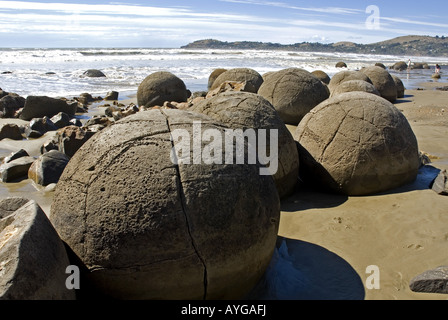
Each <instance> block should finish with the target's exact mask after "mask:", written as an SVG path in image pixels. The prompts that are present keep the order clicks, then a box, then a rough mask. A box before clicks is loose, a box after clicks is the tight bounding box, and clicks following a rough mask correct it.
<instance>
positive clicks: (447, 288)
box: [409, 266, 448, 294]
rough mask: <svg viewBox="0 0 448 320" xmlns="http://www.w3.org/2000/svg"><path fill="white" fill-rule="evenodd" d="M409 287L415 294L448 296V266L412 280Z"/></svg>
mask: <svg viewBox="0 0 448 320" xmlns="http://www.w3.org/2000/svg"><path fill="white" fill-rule="evenodd" d="M409 287H410V289H411V290H412V291H414V292H422V293H442V294H448V266H440V267H438V268H436V269H433V270H428V271H426V272H423V273H422V274H420V275H418V276H416V277H415V278H413V279H412V280H411V282H410V284H409Z"/></svg>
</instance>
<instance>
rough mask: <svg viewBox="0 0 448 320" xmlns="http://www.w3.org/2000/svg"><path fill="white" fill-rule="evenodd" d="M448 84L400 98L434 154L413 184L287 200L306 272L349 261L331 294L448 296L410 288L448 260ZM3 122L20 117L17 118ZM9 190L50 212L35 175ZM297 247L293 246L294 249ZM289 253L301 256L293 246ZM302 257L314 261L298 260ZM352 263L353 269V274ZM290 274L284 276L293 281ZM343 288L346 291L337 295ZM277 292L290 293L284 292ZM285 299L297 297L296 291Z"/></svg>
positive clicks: (8, 145) (3, 190) (10, 145)
mask: <svg viewBox="0 0 448 320" xmlns="http://www.w3.org/2000/svg"><path fill="white" fill-rule="evenodd" d="M445 85H447V84H444V83H440V82H439V83H425V84H422V88H423V89H424V90H406V94H405V97H404V98H401V99H399V100H398V101H397V102H396V103H395V105H396V106H397V108H399V109H400V110H401V111H402V112H403V113H404V115H405V116H406V117H407V119H408V121H409V123H410V124H411V126H412V129H413V130H414V133H415V134H416V136H417V139H418V143H419V149H420V150H421V151H424V152H426V153H428V154H429V155H430V158H431V160H432V163H431V164H429V165H427V166H426V167H424V168H422V169H421V171H420V174H419V176H418V178H417V180H416V181H415V182H414V183H413V184H411V185H407V186H403V187H401V188H399V189H396V190H392V191H389V192H386V193H383V194H378V195H373V196H362V197H344V196H338V195H332V194H324V193H320V192H315V191H313V190H308V189H301V188H298V190H297V191H296V192H295V193H294V194H293V195H292V196H290V197H289V198H287V199H285V200H284V201H283V202H282V213H281V220H280V229H279V240H280V239H283V240H285V239H286V240H288V241H289V244H294V243H296V244H297V245H298V246H297V248H301V247H302V248H303V246H304V245H305V244H309V247H313V250H311V251H309V252H308V253H309V254H306V255H304V254H301V253H300V252H296V253H297V259H298V261H294V264H295V265H296V268H299V269H300V268H304V269H303V270H302V271H303V272H304V273H307V274H312V273H313V270H306V271H305V269H306V268H310V266H311V267H312V266H319V265H320V266H322V265H326V263H329V260H325V259H326V258H325V257H327V255H322V254H318V253H319V252H320V251H322V252H329V253H331V254H332V255H333V257H334V258H336V260H338V261H339V262H344V264H343V267H341V265H342V264H341V263H339V264H333V265H332V264H330V265H327V268H325V270H324V272H325V273H326V274H325V275H323V274H320V275H319V276H322V277H323V278H322V279H321V280H320V283H319V286H323V288H321V289H320V290H321V291H326V292H334V293H335V294H334V295H330V297H333V298H344V297H345V296H344V294H345V293H346V292H347V291H350V290H351V288H352V287H351V286H352V284H353V283H356V285H355V286H356V287H357V288H358V290H357V291H356V292H354V293H353V294H352V295H351V298H357V299H365V300H394V299H396V300H426V299H431V300H445V299H447V298H448V296H447V295H442V294H427V293H415V292H412V291H411V290H410V289H409V282H410V280H411V279H412V278H413V277H415V276H417V275H419V274H420V273H422V272H424V271H426V270H429V269H434V268H436V267H438V266H441V265H448V255H447V254H446V253H445V252H446V251H447V250H446V249H447V247H448V230H447V228H446V226H447V225H448V197H446V196H441V195H437V194H436V193H435V192H434V191H432V190H430V189H429V188H428V187H429V183H430V182H431V181H432V179H434V178H435V176H436V175H437V174H438V172H439V170H443V169H448V144H447V143H446V137H447V135H448V92H447V91H438V90H435V87H442V86H445ZM122 102H123V103H124V104H127V103H130V102H134V103H135V102H136V101H135V98H134V97H131V98H130V99H127V100H125V101H122ZM0 121H1V122H0V123H16V122H20V120H17V119H15V120H14V119H0ZM288 127H289V129H290V130H291V131H294V129H295V127H293V126H288ZM50 138H51V136H49V135H48V134H47V135H45V136H44V137H42V138H40V139H36V140H30V141H25V140H24V141H19V142H17V141H11V140H7V139H5V140H2V141H0V157H4V156H6V155H7V154H9V153H10V152H12V151H17V150H19V149H21V148H24V149H25V150H27V151H28V153H29V154H30V155H32V156H37V155H38V154H39V148H40V146H41V145H42V143H43V142H44V141H46V140H47V139H50ZM9 196H24V197H27V198H30V199H34V200H36V201H37V202H38V203H39V205H40V206H41V207H42V208H43V210H44V211H45V212H46V213H47V215H50V205H51V201H52V193H51V192H45V191H44V190H43V188H41V187H38V186H36V185H34V184H33V183H31V182H30V180H24V181H22V182H19V183H9V184H6V183H0V198H5V197H9ZM293 249H294V248H293V246H290V250H293ZM289 253H290V254H291V256H293V255H294V252H292V251H290V252H289ZM301 259H302V260H303V259H306V260H307V261H299V260H301ZM332 261H333V260H332ZM297 266H298V267H297ZM369 266H377V267H378V268H379V271H380V288H379V289H370V290H369V289H367V288H366V281H367V278H368V276H369V275H370V274H369V273H367V272H366V269H367V268H368V267H369ZM347 269H350V270H351V271H354V272H352V273H350V272H349V273H347ZM320 270H321V271H322V268H321V269H320ZM342 273H343V274H342ZM287 276H289V275H285V276H279V278H282V277H283V278H282V279H281V280H285V279H286V281H288V278H287ZM350 277H351V279H348V278H350ZM295 280H297V279H295ZM350 281H352V282H350ZM360 286H361V290H359V288H360ZM307 288H308V289H310V288H313V283H312V282H311V283H309V285H308V287H306V286H305V290H307ZM271 289H272V288H271ZM277 289H278V288H277ZM279 290H280V291H281V289H279ZM285 290H286V289H285ZM312 290H314V289H312ZM339 291H344V293H342V294H338V292H339ZM276 297H277V298H278V297H280V298H285V296H284V295H283V296H281V295H278V294H277V295H276ZM286 298H291V299H294V298H296V296H294V295H293V296H290V297H286ZM317 298H319V296H317Z"/></svg>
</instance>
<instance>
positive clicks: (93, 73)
mask: <svg viewBox="0 0 448 320" xmlns="http://www.w3.org/2000/svg"><path fill="white" fill-rule="evenodd" d="M83 76H85V77H89V78H101V77H105V76H106V75H105V74H104V73H103V72H102V71H100V70H97V69H89V70H87V71H86V72H84V73H83Z"/></svg>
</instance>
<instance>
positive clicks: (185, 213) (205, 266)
mask: <svg viewBox="0 0 448 320" xmlns="http://www.w3.org/2000/svg"><path fill="white" fill-rule="evenodd" d="M160 112H161V113H162V115H163V116H165V118H166V125H167V127H168V131H169V133H170V135H171V125H170V121H169V117H168V115H167V114H166V113H165V112H164V111H163V110H161V109H160ZM171 145H172V148H174V147H175V146H174V139H173V137H172V139H171ZM175 168H176V174H177V178H178V181H179V197H180V204H181V206H182V212H183V213H184V215H185V221H186V223H187V229H188V234H189V236H190V239H191V244H192V246H193V249H194V251H195V252H196V255H197V257H198V258H199V260H200V261H201V263H202V265H203V266H204V296H203V300H206V299H207V287H208V275H207V265H206V264H205V260H204V258H203V257H202V255H201V254H200V252H199V250H198V248H197V245H196V241H195V240H194V237H193V235H192V233H191V222H190V219H189V217H188V214H187V210H186V207H185V193H184V187H183V183H182V178H181V174H180V168H179V164H176V165H175Z"/></svg>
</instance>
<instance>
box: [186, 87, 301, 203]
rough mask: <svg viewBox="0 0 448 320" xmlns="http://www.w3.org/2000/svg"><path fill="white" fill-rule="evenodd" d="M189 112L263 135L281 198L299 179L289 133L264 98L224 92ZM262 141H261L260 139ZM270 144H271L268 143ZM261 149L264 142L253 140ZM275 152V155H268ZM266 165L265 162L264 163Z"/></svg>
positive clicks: (294, 147)
mask: <svg viewBox="0 0 448 320" xmlns="http://www.w3.org/2000/svg"><path fill="white" fill-rule="evenodd" d="M191 110H192V111H195V112H200V113H203V114H206V115H208V116H210V117H212V118H214V119H216V120H218V121H220V122H222V123H224V124H225V125H227V126H228V127H230V128H231V129H236V130H238V129H242V130H247V129H253V130H254V132H255V133H256V136H257V137H258V132H259V130H260V131H264V132H266V145H265V149H264V150H262V152H263V153H262V154H263V155H269V156H270V158H272V157H275V159H271V160H272V162H274V163H266V165H267V167H269V168H270V169H272V174H273V177H274V181H275V184H276V186H277V191H278V193H279V196H280V198H284V197H286V196H288V195H290V194H291V193H292V192H293V191H294V187H295V185H296V184H297V181H298V177H299V155H298V152H297V146H296V143H295V141H294V139H293V137H292V134H291V133H290V131H289V130H288V128H287V127H286V125H285V124H284V122H283V121H282V119H281V118H280V117H279V115H278V113H277V112H276V111H275V109H274V107H273V106H272V105H271V104H270V103H269V101H267V100H266V99H264V98H263V97H261V96H259V95H257V94H254V93H246V92H225V93H222V94H220V95H218V96H215V97H213V98H210V99H206V100H203V101H202V102H200V103H198V104H196V105H194V106H193V107H192V108H191ZM272 130H275V134H276V135H277V139H276V140H275V139H274V140H273V141H271V136H270V134H271V131H272ZM260 140H261V139H260ZM271 142H273V144H271ZM255 143H256V144H257V146H258V147H259V148H261V146H262V145H263V143H264V141H255ZM270 151H273V152H276V153H277V156H275V155H273V154H270ZM266 162H267V161H266Z"/></svg>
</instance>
